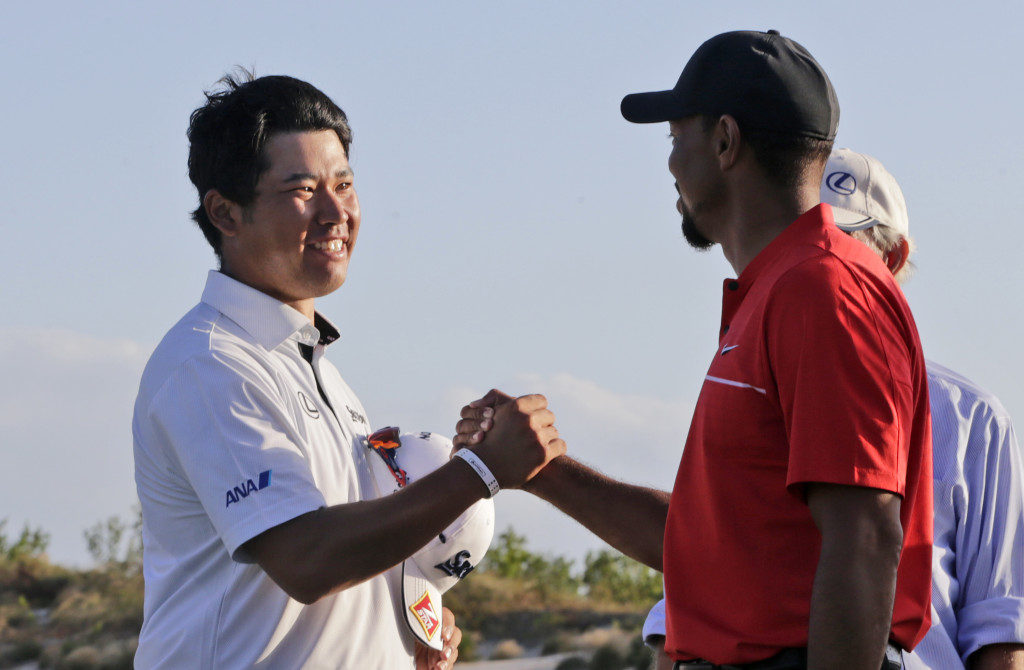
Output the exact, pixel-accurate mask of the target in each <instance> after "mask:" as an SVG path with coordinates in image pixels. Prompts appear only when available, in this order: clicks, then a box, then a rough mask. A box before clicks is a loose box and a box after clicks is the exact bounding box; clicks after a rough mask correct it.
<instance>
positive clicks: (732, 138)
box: [712, 114, 740, 172]
mask: <svg viewBox="0 0 1024 670" xmlns="http://www.w3.org/2000/svg"><path fill="white" fill-rule="evenodd" d="M712 132H713V133H714V142H715V153H716V154H717V155H718V165H719V167H720V168H722V171H723V172H725V171H726V170H728V169H729V168H731V167H732V166H733V165H735V164H736V160H737V159H738V158H739V154H740V127H739V124H737V123H736V119H734V118H733V117H731V116H729V115H728V114H724V115H722V116H720V117H719V118H718V123H716V124H715V128H714V130H713V131H712Z"/></svg>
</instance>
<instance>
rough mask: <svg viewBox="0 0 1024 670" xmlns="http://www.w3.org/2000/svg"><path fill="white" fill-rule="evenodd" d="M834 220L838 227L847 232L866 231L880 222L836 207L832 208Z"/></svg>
mask: <svg viewBox="0 0 1024 670" xmlns="http://www.w3.org/2000/svg"><path fill="white" fill-rule="evenodd" d="M832 218H833V219H834V220H835V223H836V226H837V227H839V228H840V229H842V230H846V231H850V230H864V229H866V228H871V227H873V226H877V225H878V220H877V219H875V218H873V217H870V216H867V215H865V214H861V213H860V212H854V211H853V210H849V209H843V208H842V207H836V206H835V205H833V206H832Z"/></svg>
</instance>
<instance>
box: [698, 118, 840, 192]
mask: <svg viewBox="0 0 1024 670" xmlns="http://www.w3.org/2000/svg"><path fill="white" fill-rule="evenodd" d="M701 122H702V126H703V128H704V132H709V131H710V130H711V129H712V128H713V127H714V126H715V123H717V122H718V119H717V118H716V117H713V116H702V117H701ZM736 124H737V125H738V126H739V128H740V136H741V137H742V138H743V141H744V142H746V143H747V144H749V145H750V148H751V150H752V151H753V152H754V158H755V159H756V160H757V164H758V165H760V166H761V170H762V171H763V172H764V174H765V176H766V177H767V178H768V179H769V180H771V181H772V183H774V184H775V185H776V186H779V187H780V188H785V189H791V188H795V187H796V186H797V185H798V184H799V183H800V182H801V180H802V179H803V178H804V176H805V175H806V173H807V171H808V170H810V169H812V168H814V167H817V166H820V167H822V168H824V166H825V163H826V162H827V161H828V157H829V155H830V154H831V153H832V140H819V139H816V138H813V137H806V136H803V135H794V134H791V133H778V132H772V131H770V130H761V129H757V128H744V127H743V125H742V124H741V123H740V122H739V121H736ZM815 179H816V180H820V179H821V175H818V176H817V177H815Z"/></svg>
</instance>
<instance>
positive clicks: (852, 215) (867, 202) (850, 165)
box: [821, 149, 910, 237]
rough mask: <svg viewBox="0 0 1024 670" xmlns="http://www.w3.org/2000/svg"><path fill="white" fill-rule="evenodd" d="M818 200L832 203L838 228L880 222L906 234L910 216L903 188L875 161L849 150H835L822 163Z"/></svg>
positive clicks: (854, 228) (857, 227) (862, 227)
mask: <svg viewBox="0 0 1024 670" xmlns="http://www.w3.org/2000/svg"><path fill="white" fill-rule="evenodd" d="M821 201H822V202H827V203H828V204H830V205H832V213H833V215H834V216H835V221H836V225H837V226H839V228H841V229H843V230H846V231H851V230H864V229H865V228H871V227H872V226H876V225H881V226H888V227H890V228H892V229H894V230H895V231H896V232H898V233H899V234H901V235H903V236H904V237H907V236H908V235H909V231H910V217H909V216H908V215H907V204H906V201H905V200H904V199H903V191H902V190H900V186H899V184H897V183H896V180H895V179H894V178H893V176H892V175H891V174H889V172H888V171H887V170H886V169H885V167H883V166H882V164H881V163H880V162H878V160H876V159H874V158H872V157H871V156H867V155H865V154H859V153H857V152H856V151H850V150H849V149H836V150H835V151H833V152H832V155H831V156H829V159H828V164H827V165H826V166H825V178H824V179H822V180H821Z"/></svg>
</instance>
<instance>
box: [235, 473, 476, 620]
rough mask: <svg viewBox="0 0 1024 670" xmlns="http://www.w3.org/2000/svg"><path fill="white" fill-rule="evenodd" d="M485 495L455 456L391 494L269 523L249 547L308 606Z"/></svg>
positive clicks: (396, 557)
mask: <svg viewBox="0 0 1024 670" xmlns="http://www.w3.org/2000/svg"><path fill="white" fill-rule="evenodd" d="M486 493H487V489H486V487H484V485H483V483H482V481H481V480H480V478H479V477H478V476H477V475H476V473H474V472H473V471H472V470H471V469H470V467H469V466H468V465H467V464H466V463H465V462H464V461H462V460H461V459H453V460H452V461H451V462H449V463H447V464H446V465H444V466H442V467H441V468H438V470H437V471H435V472H433V473H431V474H430V475H428V476H426V477H424V478H423V479H421V480H419V481H416V482H413V483H411V484H410V485H409V486H407V487H405V488H403V489H401V490H400V491H398V492H397V493H394V494H393V495H389V496H385V497H383V498H378V499H375V500H366V501H360V502H354V503H346V504H342V505H334V506H332V507H326V508H321V509H319V510H317V511H315V512H310V513H308V514H304V515H302V516H300V517H297V518H295V519H292V520H291V521H288V522H286V523H283V524H281V525H280V526H276V527H275V528H271V529H270V530H268V531H266V532H265V533H263V534H262V535H260V536H258V537H256V538H253V540H250V542H249V543H248V544H247V545H246V549H247V550H249V551H250V552H251V553H252V554H253V555H254V557H256V559H257V561H258V562H259V564H260V566H261V567H263V569H264V570H266V572H267V574H268V575H270V577H271V578H272V579H273V580H274V581H275V582H276V583H277V584H278V585H279V586H281V588H283V589H284V590H285V591H286V592H287V593H288V595H290V596H291V597H293V598H295V599H296V600H299V601H300V602H303V603H307V604H309V603H312V602H316V601H317V600H319V599H320V598H322V597H323V596H325V595H327V594H329V593H333V592H336V591H339V590H342V589H345V588H348V587H350V586H354V585H355V584H358V583H360V582H362V581H364V580H366V579H369V578H370V577H373V576H374V575H377V574H380V573H381V572H383V571H384V570H387V569H388V568H390V567H392V566H394V565H397V564H398V563H400V562H401V561H402V560H404V559H405V558H406V557H408V556H410V555H412V554H413V553H414V552H415V551H416V550H418V549H419V548H420V547H422V546H423V545H425V544H427V542H429V541H430V540H431V538H433V537H434V536H436V535H437V534H438V533H440V532H441V531H442V530H444V529H445V528H446V527H447V526H448V525H449V524H450V523H451V522H452V521H454V520H455V519H456V518H457V517H458V516H459V514H461V513H462V512H463V511H464V510H466V508H468V507H469V506H470V505H472V504H473V503H474V502H476V501H477V500H479V499H480V498H481V497H483V496H484V495H485V494H486Z"/></svg>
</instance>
